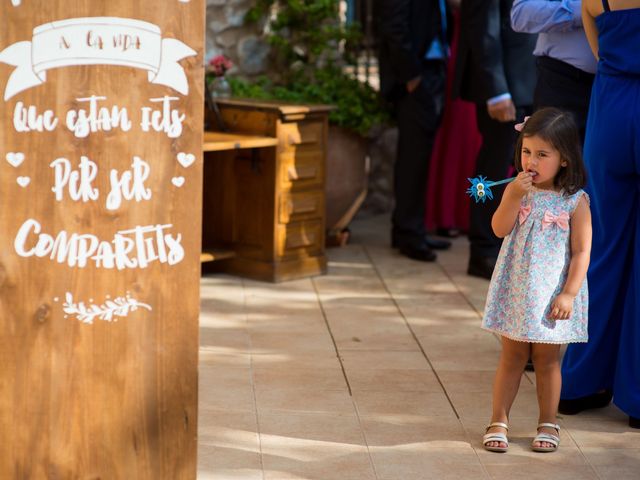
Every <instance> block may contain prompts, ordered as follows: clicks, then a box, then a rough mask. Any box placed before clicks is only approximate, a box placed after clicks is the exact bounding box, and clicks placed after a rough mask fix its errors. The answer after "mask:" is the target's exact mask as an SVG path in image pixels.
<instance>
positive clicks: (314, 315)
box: [198, 217, 640, 480]
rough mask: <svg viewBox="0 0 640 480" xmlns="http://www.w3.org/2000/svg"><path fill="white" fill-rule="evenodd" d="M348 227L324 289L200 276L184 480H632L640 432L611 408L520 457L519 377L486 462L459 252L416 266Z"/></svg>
mask: <svg viewBox="0 0 640 480" xmlns="http://www.w3.org/2000/svg"><path fill="white" fill-rule="evenodd" d="M351 228H352V231H353V239H352V241H351V244H350V245H349V246H348V247H346V248H342V249H333V250H330V251H329V259H330V263H329V274H328V275H326V276H322V277H316V278H312V279H305V280H299V281H293V282H288V283H284V284H278V285H273V284H267V283H259V282H253V281H248V280H242V279H239V278H235V277H229V276H209V277H205V278H203V279H202V315H201V330H200V332H201V350H200V393H199V395H200V416H199V441H198V444H199V450H198V478H199V479H201V480H207V479H219V480H236V479H242V480H253V479H260V480H288V479H314V480H333V479H335V480H369V479H372V480H374V479H379V480H413V479H416V480H418V479H490V478H491V479H503V478H504V479H509V480H516V479H520V478H522V479H545V480H553V479H571V480H575V479H580V480H581V479H615V480H624V479H638V478H640V431H637V430H635V431H634V430H632V429H630V428H628V427H627V424H626V417H625V416H624V415H623V414H622V413H621V412H619V411H618V410H617V409H616V408H615V407H613V406H611V407H608V408H607V409H604V410H601V411H594V412H589V413H588V414H581V415H578V416H575V417H566V418H560V419H559V423H560V424H561V425H562V427H563V430H562V443H561V446H560V450H559V451H558V452H556V453H553V454H536V453H533V452H531V451H530V449H529V444H530V442H531V438H532V436H533V434H534V429H535V424H536V418H537V404H536V395H535V379H534V377H533V376H532V375H529V374H527V375H525V376H524V378H523V379H522V384H521V388H520V393H519V395H518V398H517V400H516V402H515V405H514V407H513V410H512V414H511V428H512V429H511V431H510V440H511V447H510V450H509V452H508V453H507V454H495V453H489V452H485V451H484V450H483V449H482V446H481V442H480V438H481V436H482V433H483V427H484V425H485V424H486V423H487V421H488V420H489V415H490V411H491V408H490V406H491V382H492V377H493V370H494V368H495V366H496V362H497V359H498V354H499V343H498V340H497V339H496V338H495V337H493V336H492V335H491V334H488V333H486V332H484V331H482V330H481V329H480V327H479V324H480V312H481V310H482V308H483V305H484V297H485V294H486V290H487V287H488V282H486V281H484V280H481V279H475V278H471V277H468V276H467V275H465V266H466V259H467V243H466V240H464V239H459V240H457V241H456V242H455V244H454V247H453V249H452V250H451V251H448V252H445V253H442V254H440V256H439V260H438V262H437V263H435V264H424V263H420V262H414V261H411V260H408V259H405V258H404V257H401V256H399V255H398V254H397V253H395V252H394V251H392V250H390V248H389V247H388V243H387V242H388V238H387V237H388V235H387V233H388V219H387V218H384V217H378V218H373V219H369V220H366V221H359V222H356V223H354V224H353V225H352V227H351Z"/></svg>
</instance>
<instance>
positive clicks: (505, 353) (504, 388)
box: [488, 337, 531, 447]
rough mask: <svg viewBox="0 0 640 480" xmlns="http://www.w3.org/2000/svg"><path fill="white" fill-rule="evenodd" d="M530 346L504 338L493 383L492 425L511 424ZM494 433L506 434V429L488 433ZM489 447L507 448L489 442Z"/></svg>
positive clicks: (496, 428)
mask: <svg viewBox="0 0 640 480" xmlns="http://www.w3.org/2000/svg"><path fill="white" fill-rule="evenodd" d="M530 346H531V344H529V343H526V342H517V341H515V340H509V339H508V338H505V337H502V353H501V354H500V362H499V363H498V369H497V370H496V378H495V380H494V382H493V413H492V415H491V423H493V422H504V423H507V424H508V423H509V411H510V410H511V405H513V401H514V400H515V398H516V394H517V393H518V388H519V387H520V379H521V378H522V373H523V372H524V366H525V365H526V364H527V360H528V359H529V353H530ZM494 432H502V433H506V432H505V431H504V428H501V427H492V428H490V429H489V430H488V433H494ZM488 445H489V446H491V447H506V445H505V444H504V443H502V442H489V444H488Z"/></svg>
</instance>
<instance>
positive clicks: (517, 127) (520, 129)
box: [513, 117, 531, 132]
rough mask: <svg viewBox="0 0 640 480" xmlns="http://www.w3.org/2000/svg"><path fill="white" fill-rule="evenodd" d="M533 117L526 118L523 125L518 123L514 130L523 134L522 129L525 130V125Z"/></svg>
mask: <svg viewBox="0 0 640 480" xmlns="http://www.w3.org/2000/svg"><path fill="white" fill-rule="evenodd" d="M530 118H531V117H524V120H523V121H522V123H516V124H515V125H514V126H513V128H515V129H516V130H517V131H519V132H521V131H522V129H523V128H524V124H525V123H527V120H529V119H530Z"/></svg>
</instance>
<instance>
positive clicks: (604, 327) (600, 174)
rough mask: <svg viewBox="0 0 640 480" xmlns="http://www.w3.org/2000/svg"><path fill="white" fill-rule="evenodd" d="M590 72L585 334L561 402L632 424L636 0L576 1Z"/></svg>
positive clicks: (638, 296)
mask: <svg viewBox="0 0 640 480" xmlns="http://www.w3.org/2000/svg"><path fill="white" fill-rule="evenodd" d="M582 10H583V21H584V28H585V33H586V34H587V38H588V40H589V44H590V46H591V49H592V50H593V52H594V54H595V55H596V58H598V71H597V74H596V79H595V83H594V86H593V91H592V95H591V104H590V106H589V117H588V121H587V133H586V141H585V148H584V160H585V165H586V168H587V173H588V178H589V182H588V187H587V191H588V193H589V195H590V197H591V210H592V215H593V246H592V250H591V264H590V267H589V273H588V281H589V296H590V301H589V343H588V344H572V345H570V346H569V347H568V349H567V353H566V355H565V358H564V362H563V367H562V378H563V380H564V381H563V385H562V394H561V401H560V407H559V410H560V412H561V413H564V414H575V413H578V412H580V411H582V410H586V409H589V408H598V407H603V406H606V405H607V404H608V403H609V402H610V401H611V398H612V397H613V402H614V404H616V405H617V406H618V407H619V408H620V409H621V410H622V411H624V412H625V413H626V414H627V415H629V425H630V426H631V427H634V428H640V347H639V346H640V54H639V53H638V48H639V46H640V0H583V3H582Z"/></svg>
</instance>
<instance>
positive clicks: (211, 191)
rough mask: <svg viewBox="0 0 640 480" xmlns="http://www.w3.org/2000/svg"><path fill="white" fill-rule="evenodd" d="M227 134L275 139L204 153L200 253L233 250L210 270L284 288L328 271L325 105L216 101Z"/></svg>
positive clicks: (326, 109) (326, 127) (326, 123)
mask: <svg viewBox="0 0 640 480" xmlns="http://www.w3.org/2000/svg"><path fill="white" fill-rule="evenodd" d="M218 106H219V108H220V112H221V116H222V119H223V120H224V123H225V125H226V127H227V128H228V130H229V131H231V132H237V133H241V134H247V135H260V136H266V137H275V138H276V139H277V145H276V146H275V147H272V148H260V149H239V150H232V151H223V152H215V153H211V154H205V171H204V209H203V210H204V212H203V215H204V218H203V247H204V248H205V249H207V248H211V247H215V248H219V247H221V246H222V247H224V248H228V249H231V250H232V251H233V252H234V256H233V257H231V258H228V259H225V260H223V261H221V262H216V263H215V264H214V266H213V268H215V269H216V270H223V271H228V272H230V273H235V274H239V275H243V276H247V277H250V278H255V279H260V280H269V281H275V282H278V281H283V280H288V279H293V278H299V277H304V276H309V275H318V274H321V273H324V272H325V271H326V257H325V247H324V245H325V190H324V186H325V163H326V152H327V131H328V122H327V114H328V112H329V111H330V110H331V107H329V106H317V105H314V106H300V105H289V104H282V103H271V102H257V101H252V100H236V99H229V100H220V101H219V102H218Z"/></svg>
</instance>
